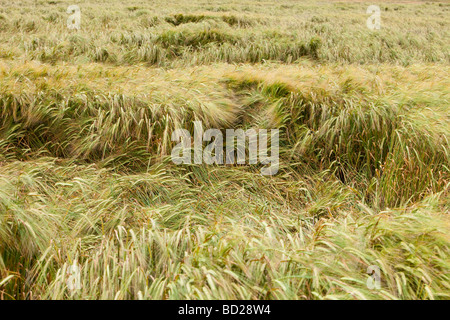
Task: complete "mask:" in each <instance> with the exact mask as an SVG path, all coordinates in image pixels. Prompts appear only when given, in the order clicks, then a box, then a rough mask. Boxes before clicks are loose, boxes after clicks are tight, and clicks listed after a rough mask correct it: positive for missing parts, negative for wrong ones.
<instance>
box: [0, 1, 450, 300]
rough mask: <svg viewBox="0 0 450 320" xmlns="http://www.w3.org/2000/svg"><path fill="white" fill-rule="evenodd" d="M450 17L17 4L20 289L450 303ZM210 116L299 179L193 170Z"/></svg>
mask: <svg viewBox="0 0 450 320" xmlns="http://www.w3.org/2000/svg"><path fill="white" fill-rule="evenodd" d="M72 4H77V5H78V6H79V7H80V8H81V19H82V20H81V29H80V30H79V31H72V30H68V29H67V27H66V21H67V18H68V16H69V14H67V13H66V10H67V7H68V6H69V5H72ZM371 4H377V5H379V6H380V8H381V30H377V31H372V30H370V29H368V28H367V26H366V20H367V18H368V16H369V15H368V14H366V9H367V7H368V6H369V5H371ZM449 13H450V3H449V1H405V2H401V1H399V2H395V3H391V2H378V1H375V2H373V3H370V2H362V1H347V2H337V1H328V2H325V1H287V0H281V1H251V0H242V1H200V0H195V1H186V0H177V1H143V0H142V1H136V0H134V1H118V0H110V1H87V0H86V1H77V2H76V3H74V2H72V1H66V0H64V1H56V0H55V1H43V0H37V1H34V0H28V1H20V3H19V2H17V3H16V2H11V1H6V0H0V299H449V298H450V219H449V210H450V200H449V199H450V197H449V188H450V171H449V163H450V155H449V151H450V150H449V137H450V112H449V109H450V108H449V106H450V105H449V99H450V89H449V88H450V78H449V76H448V75H449V74H450V64H449V63H450V51H449V47H450V37H449V32H450V29H449V17H450V14H449ZM195 120H201V121H202V122H203V124H204V126H205V129H206V128H219V129H226V128H235V129H236V128H243V129H249V128H256V129H257V128H280V133H281V134H280V170H279V173H278V174H277V175H276V176H274V177H263V176H261V175H260V166H258V165H239V166H238V165H223V166H212V165H210V166H209V165H206V164H205V165H180V166H177V165H175V164H173V163H172V162H171V160H170V157H169V156H170V152H171V149H172V147H173V143H172V142H171V139H170V138H171V133H172V132H173V131H174V130H175V129H177V128H187V129H189V130H192V126H193V123H192V122H193V121H195ZM74 264H75V265H77V266H78V268H79V271H80V286H79V289H78V290H70V288H69V287H68V283H69V282H70V279H68V278H70V275H68V271H70V268H71V266H72V265H74ZM369 266H377V267H378V268H380V276H381V277H380V278H381V287H380V289H371V288H369V287H368V286H367V279H368V276H369V275H368V274H367V268H368V267H369Z"/></svg>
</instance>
